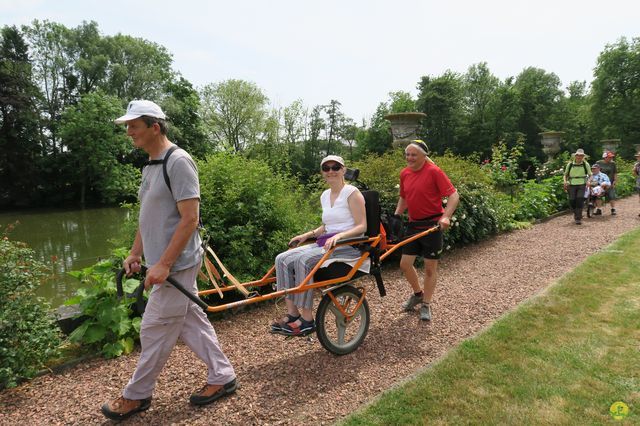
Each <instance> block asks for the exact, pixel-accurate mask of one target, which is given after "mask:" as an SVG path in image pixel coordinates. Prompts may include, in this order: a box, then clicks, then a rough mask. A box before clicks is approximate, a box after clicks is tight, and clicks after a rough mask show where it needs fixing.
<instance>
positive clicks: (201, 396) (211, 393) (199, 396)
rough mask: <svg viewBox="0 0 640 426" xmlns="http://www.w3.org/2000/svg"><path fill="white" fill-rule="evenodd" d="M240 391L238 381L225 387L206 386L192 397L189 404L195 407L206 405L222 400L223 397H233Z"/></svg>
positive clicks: (233, 381) (234, 380) (231, 382)
mask: <svg viewBox="0 0 640 426" xmlns="http://www.w3.org/2000/svg"><path fill="white" fill-rule="evenodd" d="M236 389H238V383H237V382H236V379H233V380H232V381H230V382H229V383H227V384H224V385H209V384H207V385H204V386H203V387H202V389H200V390H199V391H198V392H196V393H194V394H193V395H191V397H190V398H189V402H191V403H192V404H193V405H206V404H210V403H212V402H213V401H215V400H217V399H220V398H222V397H223V396H227V395H231V394H232V393H234V392H235V391H236Z"/></svg>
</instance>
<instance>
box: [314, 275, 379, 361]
mask: <svg viewBox="0 0 640 426" xmlns="http://www.w3.org/2000/svg"><path fill="white" fill-rule="evenodd" d="M331 293H332V294H333V296H334V297H335V299H336V301H337V302H338V304H339V305H340V307H338V306H336V304H335V303H334V302H333V300H332V298H331V296H329V293H327V294H325V295H324V297H323V298H322V300H321V301H320V304H319V305H318V312H316V335H317V336H318V340H319V341H320V344H322V346H323V347H324V348H325V349H326V350H328V351H329V352H331V353H333V354H336V355H346V354H349V353H351V352H353V351H355V350H356V349H357V348H358V346H360V344H361V343H362V341H363V340H364V338H365V337H366V336H367V331H369V321H370V317H369V304H368V303H367V299H365V298H364V296H363V295H362V292H361V291H360V290H358V289H357V288H355V287H353V286H352V285H346V286H344V287H340V288H337V289H335V290H332V291H331ZM361 300H362V303H361V304H360V306H358V304H359V303H360V301H361ZM343 312H344V313H343ZM345 314H346V315H345Z"/></svg>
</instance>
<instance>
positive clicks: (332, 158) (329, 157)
mask: <svg viewBox="0 0 640 426" xmlns="http://www.w3.org/2000/svg"><path fill="white" fill-rule="evenodd" d="M327 161H335V162H336V163H338V164H340V165H341V166H342V167H344V166H345V165H344V160H343V159H342V157H340V156H339V155H327V156H326V157H324V158H323V159H322V161H321V162H320V167H322V165H323V164H324V163H326V162H327Z"/></svg>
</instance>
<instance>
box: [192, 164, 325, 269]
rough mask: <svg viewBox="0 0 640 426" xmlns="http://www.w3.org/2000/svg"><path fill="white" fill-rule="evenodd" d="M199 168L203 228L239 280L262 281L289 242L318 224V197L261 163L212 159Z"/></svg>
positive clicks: (199, 165)
mask: <svg viewBox="0 0 640 426" xmlns="http://www.w3.org/2000/svg"><path fill="white" fill-rule="evenodd" d="M198 169H199V171H200V189H201V199H202V204H201V209H200V213H201V216H202V220H203V223H204V226H205V228H206V230H207V231H208V234H209V235H210V237H211V240H210V242H211V244H212V246H213V248H214V250H216V252H217V254H218V256H219V257H220V259H221V260H222V261H223V262H224V264H225V265H226V266H227V268H228V269H229V270H230V271H231V272H232V273H233V274H234V275H236V276H237V277H238V278H239V279H243V280H245V279H255V278H256V277H258V276H262V274H264V273H265V272H266V271H267V269H268V268H269V267H270V266H271V265H273V261H274V259H275V256H276V255H277V254H278V253H280V252H282V251H283V250H285V249H286V248H287V243H288V242H289V240H290V239H291V237H293V236H294V235H296V234H298V233H299V232H301V231H305V230H309V229H311V227H317V226H318V225H319V224H320V213H321V209H320V201H319V198H318V197H317V196H315V195H313V196H309V195H307V194H305V192H304V191H303V187H302V186H301V185H300V184H298V183H297V181H295V180H294V179H293V178H288V177H284V176H282V175H279V174H276V173H274V172H273V170H272V169H271V168H270V167H269V166H268V165H267V164H265V163H263V162H260V161H256V160H248V159H246V158H243V157H241V156H238V155H229V154H214V155H211V156H209V157H207V158H206V160H204V161H201V162H199V163H198Z"/></svg>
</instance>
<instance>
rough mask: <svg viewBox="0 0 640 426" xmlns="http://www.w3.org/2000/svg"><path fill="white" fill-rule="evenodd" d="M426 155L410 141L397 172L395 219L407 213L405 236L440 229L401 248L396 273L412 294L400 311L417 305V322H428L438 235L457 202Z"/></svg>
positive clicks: (418, 143) (420, 144) (422, 147)
mask: <svg viewBox="0 0 640 426" xmlns="http://www.w3.org/2000/svg"><path fill="white" fill-rule="evenodd" d="M428 153H429V151H428V149H427V145H426V144H425V143H424V142H423V141H421V140H414V141H412V142H411V143H410V144H409V145H408V146H407V147H406V149H405V158H406V160H407V167H405V168H404V169H403V170H402V171H401V172H400V198H399V199H398V205H397V206H396V211H395V214H396V215H401V214H402V213H404V211H405V210H409V235H412V234H417V233H420V232H422V231H424V230H425V229H427V228H430V227H432V226H435V225H436V224H437V225H440V228H439V229H438V230H437V231H435V232H432V233H430V234H428V235H425V236H424V237H422V238H419V239H417V240H415V241H412V242H410V243H408V244H406V245H405V246H403V247H402V258H401V259H400V269H402V272H403V273H404V276H405V277H406V278H407V281H409V284H410V285H411V289H412V290H413V294H412V295H411V296H410V297H409V299H408V300H407V301H406V302H405V303H404V304H403V305H402V307H403V309H404V310H406V311H409V312H411V311H413V310H414V308H415V307H416V306H418V305H420V308H419V312H420V319H421V320H423V321H431V299H432V297H433V294H434V293H435V290H436V281H437V277H438V260H439V259H440V256H441V255H442V245H443V234H442V232H443V231H444V230H446V229H447V228H448V227H449V226H450V225H451V216H452V215H453V213H454V212H455V210H456V207H457V206H458V202H459V201H460V196H459V195H458V191H457V190H456V188H455V187H454V186H453V185H452V184H451V181H450V180H449V178H448V177H447V175H446V174H445V173H444V172H443V171H442V170H441V169H440V168H439V167H438V166H436V165H435V163H434V162H433V161H431V159H430V158H429V157H428V156H427V154H428ZM445 197H446V198H447V207H446V208H443V207H442V199H443V198H445ZM417 256H422V257H423V258H424V283H423V288H421V287H420V282H419V279H418V273H417V271H416V269H415V268H414V266H413V264H414V262H415V259H416V257H417Z"/></svg>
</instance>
